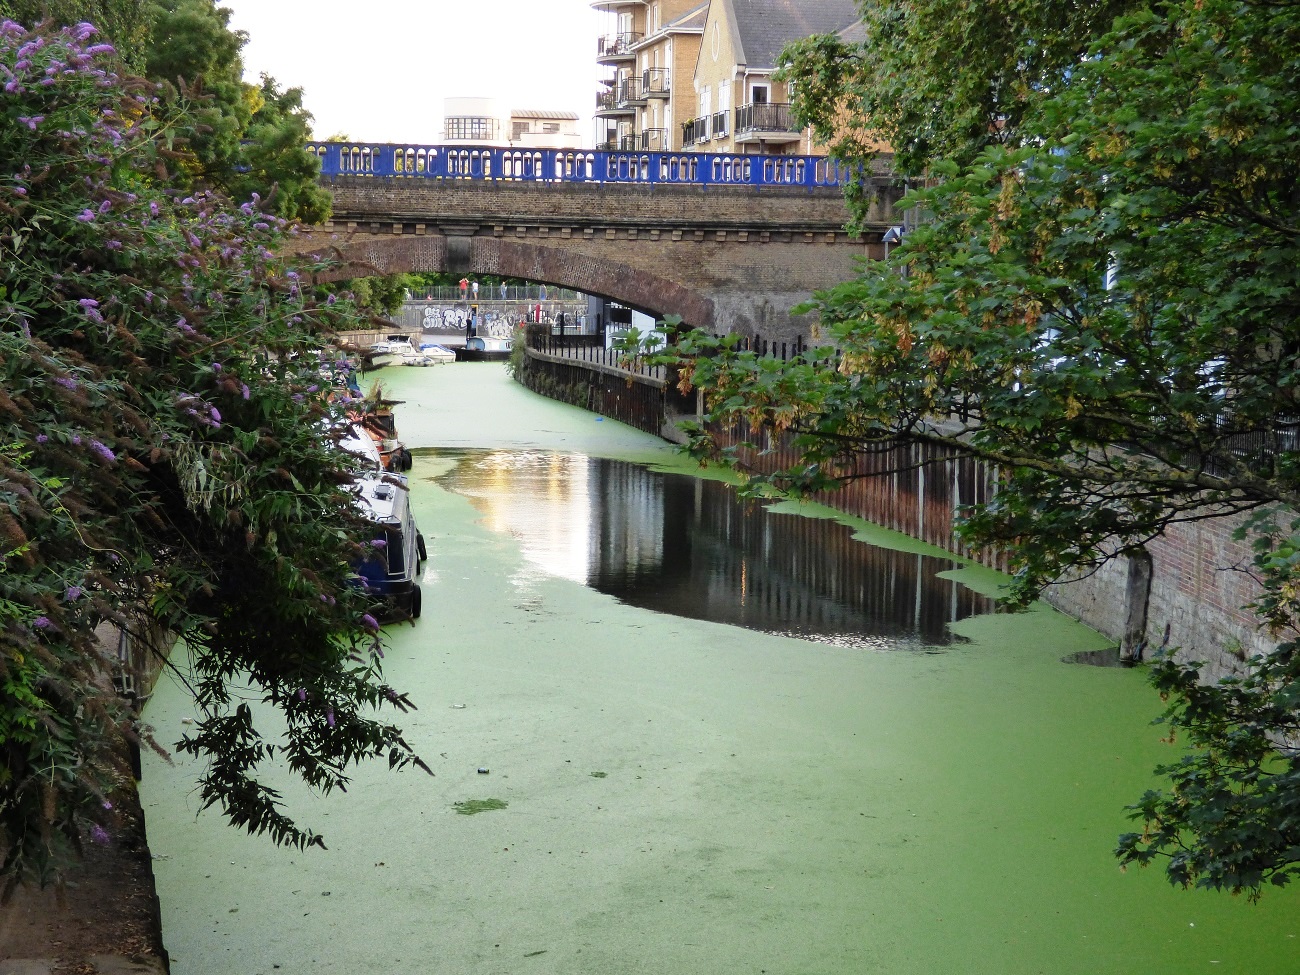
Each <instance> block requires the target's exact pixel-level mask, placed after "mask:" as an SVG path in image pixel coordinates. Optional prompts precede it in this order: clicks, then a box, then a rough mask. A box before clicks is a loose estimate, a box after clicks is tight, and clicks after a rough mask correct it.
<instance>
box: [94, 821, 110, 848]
mask: <svg viewBox="0 0 1300 975" xmlns="http://www.w3.org/2000/svg"><path fill="white" fill-rule="evenodd" d="M90 838H91V839H92V840H94V841H95V842H96V843H98V844H99V845H100V846H108V833H107V832H106V831H105V830H104V827H103V826H100V825H99V824H98V823H97V824H95V825H94V826H92V827H90Z"/></svg>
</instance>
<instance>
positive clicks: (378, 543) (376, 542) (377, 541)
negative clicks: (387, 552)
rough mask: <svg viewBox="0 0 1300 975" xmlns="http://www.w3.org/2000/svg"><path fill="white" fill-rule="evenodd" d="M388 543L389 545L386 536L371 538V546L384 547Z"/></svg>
mask: <svg viewBox="0 0 1300 975" xmlns="http://www.w3.org/2000/svg"><path fill="white" fill-rule="evenodd" d="M386 545H388V540H387V539H384V538H375V539H371V542H370V547H371V548H384V547H385V546H386Z"/></svg>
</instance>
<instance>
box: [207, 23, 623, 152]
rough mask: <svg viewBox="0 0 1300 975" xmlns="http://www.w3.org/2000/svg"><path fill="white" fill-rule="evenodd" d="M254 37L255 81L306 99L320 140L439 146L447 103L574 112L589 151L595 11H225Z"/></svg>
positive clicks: (249, 50) (247, 61)
mask: <svg viewBox="0 0 1300 975" xmlns="http://www.w3.org/2000/svg"><path fill="white" fill-rule="evenodd" d="M219 4H220V6H222V7H225V8H227V9H229V10H230V11H231V14H232V16H231V19H230V25H231V27H232V28H234V29H235V30H242V31H245V32H247V34H248V45H247V46H246V47H245V48H244V65H245V68H246V72H247V80H249V81H251V82H256V81H257V78H258V76H259V75H260V74H261V73H263V72H265V73H267V74H269V75H271V76H272V77H274V78H275V79H276V81H278V82H279V83H280V87H281V88H293V87H297V88H302V89H303V94H304V102H305V104H306V107H307V110H308V111H310V112H311V113H312V115H314V116H315V124H314V127H313V128H314V132H315V135H316V137H317V138H322V139H323V138H325V137H327V136H329V135H333V134H335V133H338V132H342V133H345V134H346V135H348V136H350V137H351V138H353V139H359V140H365V141H370V142H415V143H432V142H438V141H440V136H441V124H442V106H443V99H444V98H463V97H488V98H495V99H497V100H498V103H499V107H500V108H502V109H504V110H506V111H509V110H510V109H512V108H533V109H539V108H540V109H555V110H560V111H568V112H576V113H577V114H578V115H579V116H580V117H581V120H580V121H579V123H578V125H579V129H578V131H579V132H580V133H581V134H582V136H583V138H584V139H587V140H590V138H591V133H592V128H591V112H592V107H593V105H594V104H595V100H596V77H597V74H598V72H597V65H596V38H597V36H599V34H600V33H602V31H604V30H606V29H607V24H606V15H604V14H599V13H596V12H595V11H593V10H592V9H591V7H590V3H589V0H379V2H376V3H365V2H358V0H347V2H344V0H313V2H311V3H303V2H302V0H219Z"/></svg>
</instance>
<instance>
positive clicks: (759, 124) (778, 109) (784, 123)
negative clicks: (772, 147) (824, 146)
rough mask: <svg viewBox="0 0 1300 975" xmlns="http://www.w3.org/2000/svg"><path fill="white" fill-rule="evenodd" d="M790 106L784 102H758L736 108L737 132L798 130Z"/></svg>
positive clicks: (739, 133)
mask: <svg viewBox="0 0 1300 975" xmlns="http://www.w3.org/2000/svg"><path fill="white" fill-rule="evenodd" d="M798 131H799V128H798V126H796V125H795V121H794V116H793V114H792V113H791V111H790V106H789V105H787V104H785V103H784V102H756V103H754V104H752V105H741V106H740V107H739V108H737V109H736V134H737V135H741V134H743V133H748V132H798Z"/></svg>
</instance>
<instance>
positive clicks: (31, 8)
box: [0, 0, 149, 71]
mask: <svg viewBox="0 0 1300 975" xmlns="http://www.w3.org/2000/svg"><path fill="white" fill-rule="evenodd" d="M5 19H8V20H14V21H17V22H18V23H20V24H25V25H27V26H29V27H31V26H35V25H36V24H38V23H40V22H41V21H44V20H48V21H49V22H50V24H51V26H54V27H71V26H73V25H75V24H81V23H90V24H94V25H95V27H96V29H97V30H98V31H99V32H100V36H101V37H102V38H103V39H104V40H106V41H108V42H109V43H110V44H112V45H113V47H114V48H116V50H117V54H118V57H120V58H121V59H122V61H123V63H124V64H125V65H126V66H127V67H128V68H129V69H130V70H132V71H141V70H143V67H144V57H145V47H146V46H147V44H148V39H149V21H148V17H147V16H146V14H145V9H144V4H143V3H142V2H141V0H0V20H5Z"/></svg>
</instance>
